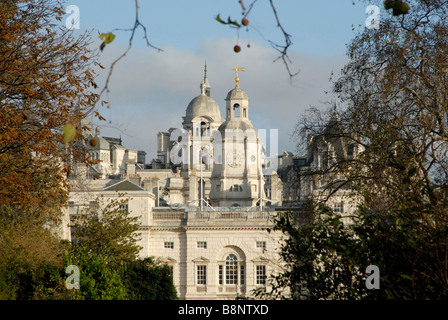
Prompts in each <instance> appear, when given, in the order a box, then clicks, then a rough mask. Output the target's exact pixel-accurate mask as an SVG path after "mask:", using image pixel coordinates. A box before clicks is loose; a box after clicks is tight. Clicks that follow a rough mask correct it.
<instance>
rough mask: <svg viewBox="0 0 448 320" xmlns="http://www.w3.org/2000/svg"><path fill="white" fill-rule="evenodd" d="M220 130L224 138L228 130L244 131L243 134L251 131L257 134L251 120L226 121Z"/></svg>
mask: <svg viewBox="0 0 448 320" xmlns="http://www.w3.org/2000/svg"><path fill="white" fill-rule="evenodd" d="M218 130H219V132H221V135H222V137H224V136H225V131H226V130H242V131H243V132H245V131H248V130H249V131H250V130H254V131H255V132H257V131H256V129H255V127H254V125H253V124H252V122H250V121H249V120H241V119H232V120H229V121H224V122H223V123H222V124H221V125H220V126H219V128H218Z"/></svg>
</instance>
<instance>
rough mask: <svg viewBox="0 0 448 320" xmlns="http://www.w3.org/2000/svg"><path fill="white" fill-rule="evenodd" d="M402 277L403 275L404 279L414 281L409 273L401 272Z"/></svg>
mask: <svg viewBox="0 0 448 320" xmlns="http://www.w3.org/2000/svg"><path fill="white" fill-rule="evenodd" d="M400 277H402V278H403V279H406V280H410V281H412V278H411V276H408V275H407V274H400Z"/></svg>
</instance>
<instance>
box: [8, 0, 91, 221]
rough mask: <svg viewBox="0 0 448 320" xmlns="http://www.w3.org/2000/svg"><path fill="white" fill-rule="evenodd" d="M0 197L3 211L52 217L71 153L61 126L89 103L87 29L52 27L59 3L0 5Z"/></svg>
mask: <svg viewBox="0 0 448 320" xmlns="http://www.w3.org/2000/svg"><path fill="white" fill-rule="evenodd" d="M0 13H1V14H0V25H1V26H2V37H1V40H0V71H1V72H0V203H1V204H2V206H4V207H11V208H14V210H9V211H8V212H9V213H10V214H19V213H20V214H31V215H34V216H36V215H37V216H39V215H41V214H43V213H45V214H46V215H51V216H52V217H54V218H57V216H58V212H59V209H60V208H61V207H62V205H64V201H65V199H66V196H67V191H66V189H65V182H64V175H66V174H68V173H69V171H70V161H69V159H70V158H72V159H70V160H74V159H77V160H79V161H86V160H87V159H86V154H85V152H84V151H83V150H76V149H74V150H73V152H72V153H71V154H70V153H69V152H68V150H67V148H66V147H65V146H64V145H63V143H62V135H61V131H60V129H61V128H62V127H63V126H64V125H66V124H67V123H73V124H75V123H78V120H79V117H80V113H81V112H82V111H83V110H84V109H85V108H87V107H88V106H89V105H91V103H92V102H93V101H94V99H95V97H96V95H95V94H93V93H92V92H91V91H90V89H91V88H92V87H94V86H95V84H94V79H93V77H94V72H93V70H92V62H91V61H90V59H91V58H93V57H94V53H92V52H91V51H90V50H89V49H88V43H89V35H88V34H83V35H81V36H79V37H77V38H75V37H74V36H73V34H72V32H71V31H68V30H63V29H62V28H58V26H57V24H56V22H57V20H59V21H60V20H61V19H62V16H63V15H64V14H65V12H64V11H63V8H62V6H61V4H60V3H59V1H52V0H37V1H26V0H20V1H9V0H8V1H2V3H1V4H0Z"/></svg>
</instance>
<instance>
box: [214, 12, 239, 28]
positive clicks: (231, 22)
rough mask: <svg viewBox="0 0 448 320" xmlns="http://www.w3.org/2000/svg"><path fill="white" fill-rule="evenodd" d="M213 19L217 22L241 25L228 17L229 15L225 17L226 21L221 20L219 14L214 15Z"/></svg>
mask: <svg viewBox="0 0 448 320" xmlns="http://www.w3.org/2000/svg"><path fill="white" fill-rule="evenodd" d="M215 20H216V21H218V22H219V23H222V24H231V25H234V26H236V27H238V28H239V27H241V25H240V24H239V23H238V22H236V21H234V20H232V19H230V17H228V18H227V22H226V21H224V20H222V19H221V17H220V15H219V14H218V15H217V16H216V17H215Z"/></svg>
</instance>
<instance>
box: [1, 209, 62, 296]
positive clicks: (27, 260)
mask: <svg viewBox="0 0 448 320" xmlns="http://www.w3.org/2000/svg"><path fill="white" fill-rule="evenodd" d="M60 253H61V245H60V243H59V240H58V239H57V238H56V237H55V236H54V235H53V234H52V233H51V232H50V231H49V230H48V229H47V228H43V226H42V223H41V221H26V222H24V221H11V220H10V218H9V216H6V217H5V216H4V215H0V298H1V299H31V298H33V296H34V291H35V287H36V285H37V284H38V283H39V282H40V281H41V280H42V279H43V278H44V277H45V273H46V270H47V269H48V268H51V267H56V268H61V266H62V264H63V262H62V256H61V255H60Z"/></svg>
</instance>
